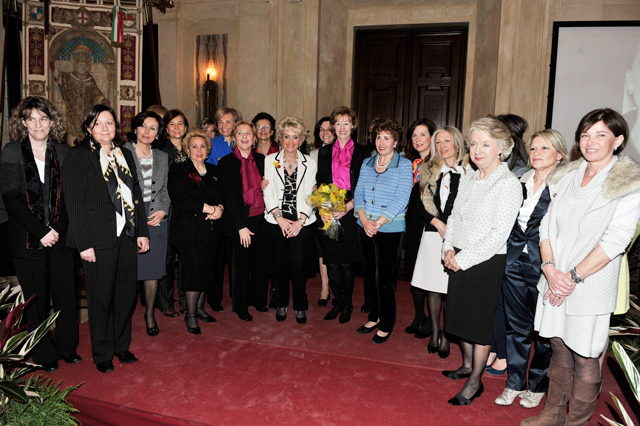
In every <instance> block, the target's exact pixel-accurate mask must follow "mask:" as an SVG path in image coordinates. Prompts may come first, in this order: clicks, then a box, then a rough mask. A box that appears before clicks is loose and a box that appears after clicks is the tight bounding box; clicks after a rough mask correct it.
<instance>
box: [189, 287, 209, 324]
mask: <svg viewBox="0 0 640 426" xmlns="http://www.w3.org/2000/svg"><path fill="white" fill-rule="evenodd" d="M185 293H186V299H187V318H186V322H187V325H188V326H189V327H192V328H193V327H197V326H198V317H197V315H196V314H197V313H198V310H202V311H204V309H203V307H204V298H205V293H204V292H200V291H187V292H185Z"/></svg>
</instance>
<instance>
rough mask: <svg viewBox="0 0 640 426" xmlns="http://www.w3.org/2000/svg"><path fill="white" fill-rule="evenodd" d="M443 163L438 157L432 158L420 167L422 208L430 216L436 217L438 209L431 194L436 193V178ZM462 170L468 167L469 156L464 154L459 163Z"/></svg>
mask: <svg viewBox="0 0 640 426" xmlns="http://www.w3.org/2000/svg"><path fill="white" fill-rule="evenodd" d="M444 164H445V162H444V160H443V159H442V158H440V157H434V158H433V159H432V160H430V161H428V162H426V163H422V165H421V166H420V194H422V204H424V208H425V210H426V211H427V213H429V214H430V215H432V216H438V208H437V207H436V205H435V203H434V202H433V194H435V192H436V188H437V185H438V177H440V172H441V171H442V167H443V166H444ZM459 165H460V166H462V167H463V168H465V169H466V168H468V167H469V154H466V155H465V156H464V158H463V159H462V161H461V162H460V163H459Z"/></svg>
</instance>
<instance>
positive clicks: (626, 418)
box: [609, 392, 635, 426]
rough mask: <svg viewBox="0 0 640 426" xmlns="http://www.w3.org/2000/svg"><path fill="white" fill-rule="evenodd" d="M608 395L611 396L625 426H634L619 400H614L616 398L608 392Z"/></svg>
mask: <svg viewBox="0 0 640 426" xmlns="http://www.w3.org/2000/svg"><path fill="white" fill-rule="evenodd" d="M609 394H610V395H611V398H613V402H614V403H615V404H616V407H618V410H620V414H622V418H623V419H624V423H625V424H626V425H627V426H635V425H634V424H633V420H631V417H629V415H628V414H627V410H625V409H624V406H623V405H622V403H621V402H620V400H619V399H618V398H616V396H615V395H614V394H612V393H611V392H609Z"/></svg>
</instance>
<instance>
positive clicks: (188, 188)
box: [168, 160, 223, 292]
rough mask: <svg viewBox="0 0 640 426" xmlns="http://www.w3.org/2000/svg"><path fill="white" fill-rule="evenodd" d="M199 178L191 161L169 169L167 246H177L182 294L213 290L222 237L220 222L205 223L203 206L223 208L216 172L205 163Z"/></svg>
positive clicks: (176, 164) (207, 221)
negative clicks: (204, 168)
mask: <svg viewBox="0 0 640 426" xmlns="http://www.w3.org/2000/svg"><path fill="white" fill-rule="evenodd" d="M204 165H205V167H206V170H207V172H206V173H205V174H204V175H202V176H201V175H200V173H198V171H197V170H196V168H195V166H194V165H193V163H192V162H191V160H187V161H185V162H183V163H174V164H173V165H172V166H171V168H170V169H169V185H168V189H169V197H170V198H171V204H172V207H173V209H172V210H173V212H172V214H173V215H172V217H171V232H170V237H169V244H171V245H173V246H176V247H177V249H178V255H179V256H180V261H181V262H182V265H183V274H184V275H183V288H184V291H198V292H200V291H205V290H207V289H209V288H211V287H213V286H214V281H213V279H214V277H215V273H216V268H217V265H218V262H217V259H218V254H219V251H220V241H221V237H222V221H221V220H207V219H206V216H207V215H206V214H205V213H202V209H203V206H204V204H205V203H206V204H208V205H210V206H217V205H218V204H222V200H223V196H222V191H221V189H220V187H219V184H218V178H217V176H216V171H217V168H216V167H215V166H213V165H211V164H208V163H204Z"/></svg>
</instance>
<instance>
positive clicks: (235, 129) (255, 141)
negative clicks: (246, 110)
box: [231, 120, 258, 148]
mask: <svg viewBox="0 0 640 426" xmlns="http://www.w3.org/2000/svg"><path fill="white" fill-rule="evenodd" d="M243 125H244V126H249V127H251V131H252V132H253V143H252V144H251V148H255V147H256V145H257V144H258V137H257V136H256V126H255V124H253V123H249V122H248V121H245V120H240V121H236V124H234V125H233V130H231V144H232V145H233V146H236V145H237V143H236V133H238V127H240V126H243Z"/></svg>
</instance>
